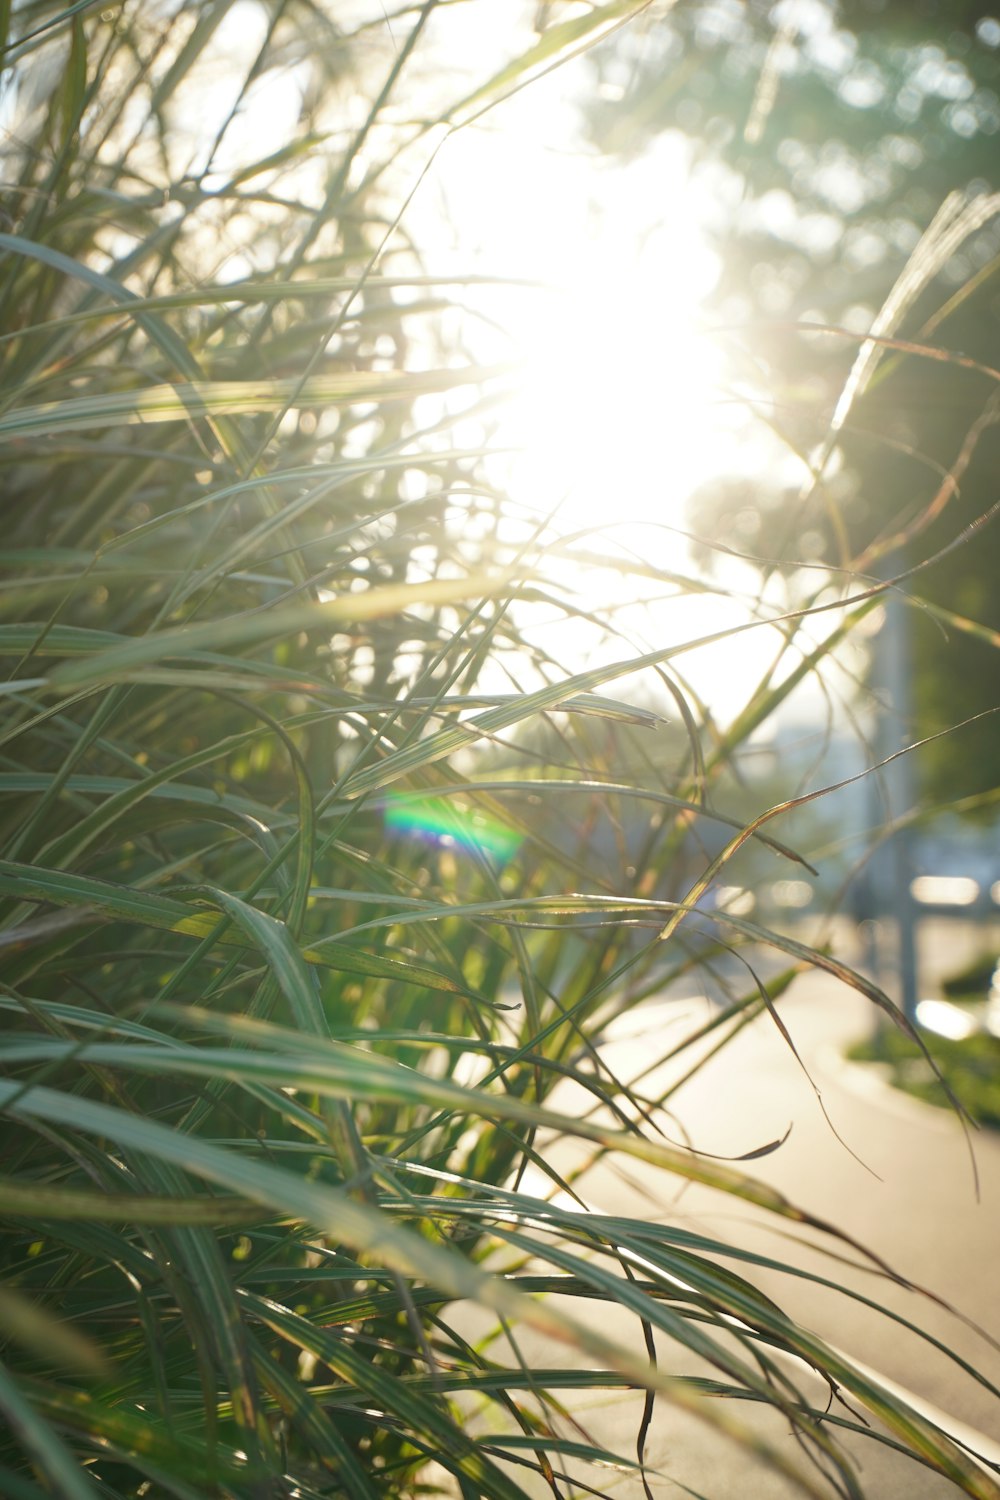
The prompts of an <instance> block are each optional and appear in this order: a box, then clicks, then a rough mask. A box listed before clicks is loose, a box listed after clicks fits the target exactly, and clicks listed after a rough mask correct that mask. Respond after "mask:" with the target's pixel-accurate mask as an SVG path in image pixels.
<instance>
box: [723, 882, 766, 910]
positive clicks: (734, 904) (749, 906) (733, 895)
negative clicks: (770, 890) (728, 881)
mask: <svg viewBox="0 0 1000 1500" xmlns="http://www.w3.org/2000/svg"><path fill="white" fill-rule="evenodd" d="M715 899H716V904H717V905H718V907H719V910H720V911H727V912H731V913H732V915H733V916H734V917H745V916H748V915H749V913H750V912H752V911H753V909H754V907H755V906H756V904H757V902H756V900H755V898H754V893H753V891H745V890H744V889H743V887H742V886H741V885H720V886H719V887H718V888H717V890H716V893H715Z"/></svg>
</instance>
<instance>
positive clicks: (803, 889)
mask: <svg viewBox="0 0 1000 1500" xmlns="http://www.w3.org/2000/svg"><path fill="white" fill-rule="evenodd" d="M771 897H772V899H773V901H774V904H775V906H792V907H803V906H808V905H809V903H810V901H811V900H812V898H813V889H812V886H811V885H810V884H809V883H808V881H805V880H776V881H775V882H774V885H773V886H772V887H771Z"/></svg>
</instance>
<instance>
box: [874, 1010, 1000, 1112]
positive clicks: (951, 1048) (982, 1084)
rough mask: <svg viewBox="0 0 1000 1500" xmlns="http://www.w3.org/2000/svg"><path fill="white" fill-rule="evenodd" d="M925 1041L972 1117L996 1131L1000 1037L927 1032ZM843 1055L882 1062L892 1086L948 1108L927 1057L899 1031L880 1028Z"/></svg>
mask: <svg viewBox="0 0 1000 1500" xmlns="http://www.w3.org/2000/svg"><path fill="white" fill-rule="evenodd" d="M926 1041H927V1047H928V1050H929V1051H930V1053H931V1055H932V1057H933V1058H934V1061H935V1062H936V1063H937V1065H938V1067H939V1068H940V1070H941V1073H942V1075H943V1077H944V1078H945V1080H946V1082H947V1083H948V1085H949V1087H950V1088H951V1089H952V1091H953V1092H954V1094H955V1095H956V1097H957V1098H958V1099H959V1100H960V1101H961V1103H962V1104H963V1105H964V1106H965V1108H966V1109H967V1110H968V1111H969V1114H970V1115H971V1116H972V1117H973V1119H974V1120H976V1121H978V1123H979V1124H980V1125H990V1126H992V1127H993V1128H994V1129H1000V1039H998V1038H997V1037H995V1036H990V1035H989V1033H987V1032H980V1033H976V1034H975V1035H974V1036H969V1037H963V1038H962V1040H961V1041H951V1040H947V1039H945V1038H944V1037H934V1036H931V1035H930V1034H926ZM847 1055H848V1057H849V1058H850V1059H851V1061H852V1062H878V1063H885V1064H887V1065H888V1068H889V1070H890V1075H889V1076H890V1081H891V1082H892V1084H893V1086H894V1087H895V1088H898V1089H904V1090H905V1091H906V1093H908V1094H914V1095H915V1096H916V1097H917V1098H918V1099H925V1100H926V1101H927V1102H928V1103H929V1104H939V1105H944V1106H945V1107H949V1106H948V1101H947V1099H946V1098H945V1094H944V1090H943V1089H942V1087H941V1085H940V1083H939V1082H938V1080H937V1079H936V1078H935V1077H934V1074H933V1072H932V1071H931V1067H930V1064H929V1063H928V1061H927V1059H926V1058H925V1057H924V1056H923V1054H922V1053H921V1052H920V1049H919V1048H918V1047H917V1046H916V1044H915V1043H914V1042H911V1041H910V1039H909V1037H907V1036H904V1035H903V1033H902V1032H899V1031H895V1030H893V1031H890V1030H888V1029H885V1030H882V1029H880V1030H879V1031H877V1032H876V1033H875V1035H874V1036H872V1037H869V1038H867V1039H866V1040H865V1041H863V1042H858V1043H856V1044H855V1046H853V1047H852V1048H851V1049H850V1051H849V1052H848V1054H847Z"/></svg>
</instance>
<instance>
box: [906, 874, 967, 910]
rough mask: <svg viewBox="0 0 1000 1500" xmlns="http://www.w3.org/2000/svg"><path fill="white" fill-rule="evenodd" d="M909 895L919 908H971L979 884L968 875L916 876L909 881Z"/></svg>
mask: <svg viewBox="0 0 1000 1500" xmlns="http://www.w3.org/2000/svg"><path fill="white" fill-rule="evenodd" d="M910 895H911V896H912V897H913V899H914V901H919V902H920V904H921V906H973V905H974V904H975V902H976V901H977V900H978V899H979V883H978V881H975V880H973V879H972V877H971V876H970V875H918V876H917V878H916V880H911V881H910Z"/></svg>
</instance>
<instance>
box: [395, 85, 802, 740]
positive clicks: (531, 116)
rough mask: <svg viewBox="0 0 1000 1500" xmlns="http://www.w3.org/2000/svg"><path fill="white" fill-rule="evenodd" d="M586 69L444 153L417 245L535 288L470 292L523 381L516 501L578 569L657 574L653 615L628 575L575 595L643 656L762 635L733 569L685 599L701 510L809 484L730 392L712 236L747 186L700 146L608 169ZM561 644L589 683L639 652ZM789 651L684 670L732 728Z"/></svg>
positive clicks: (463, 271)
mask: <svg viewBox="0 0 1000 1500" xmlns="http://www.w3.org/2000/svg"><path fill="white" fill-rule="evenodd" d="M577 68H578V64H572V65H571V66H570V67H569V68H567V69H560V70H559V71H558V72H557V73H556V74H555V75H553V76H552V77H550V78H545V79H543V80H541V81H540V82H536V83H534V84H533V85H532V86H531V87H530V88H528V89H525V90H524V91H523V92H522V93H520V94H518V95H517V96H516V97H515V98H514V99H512V100H510V101H507V102H506V103H505V104H504V105H503V106H501V107H500V108H499V109H497V110H496V111H493V112H491V114H490V115H489V116H487V117H486V118H485V119H484V120H483V121H479V122H476V123H475V124H474V125H473V126H471V127H469V128H467V129H464V130H461V131H459V132H457V133H455V134H454V135H452V136H451V137H450V138H449V139H448V140H447V141H446V142H445V143H444V146H443V148H442V149H441V150H440V153H439V155H438V156H437V158H436V160H435V161H434V163H433V170H432V172H431V173H430V174H429V180H428V181H427V183H426V190H422V191H421V193H420V194H419V195H418V199H417V200H416V201H415V202H414V204H413V212H414V213H415V215H416V218H417V220H418V222H419V232H418V233H415V235H414V238H418V239H419V240H420V241H421V243H422V244H424V245H425V246H427V245H428V244H432V245H434V253H433V257H432V260H431V262H430V263H429V266H430V268H433V269H434V270H435V271H436V272H439V273H443V274H454V275H455V276H456V277H457V278H460V277H462V276H464V275H468V274H469V273H470V272H473V273H478V274H480V275H485V276H489V275H490V274H492V273H496V272H499V271H501V270H502V272H503V274H504V276H505V277H508V278H511V279H512V280H513V279H516V280H517V281H518V282H519V283H520V284H519V285H513V286H506V287H503V286H501V287H490V288H482V287H475V288H473V287H467V288H466V289H465V290H464V298H465V300H466V304H467V306H468V307H469V308H470V310H471V311H472V314H473V316H472V317H471V318H470V320H469V330H470V333H469V344H470V349H471V352H472V353H473V355H474V356H475V357H477V358H480V359H482V360H483V362H484V363H489V362H491V361H493V360H510V359H513V360H514V362H515V364H516V366H517V369H518V371H519V378H518V379H517V381H516V382H515V385H514V390H513V393H512V395H511V396H510V398H509V399H508V401H507V402H506V404H505V405H504V406H503V407H502V409H501V410H500V411H499V412H498V413H497V414H496V415H495V417H494V422H495V426H494V429H493V434H492V442H493V444H494V446H495V448H496V450H497V453H498V455H499V459H498V465H497V467H496V470H495V472H496V477H497V481H498V483H499V484H500V485H501V486H502V487H503V489H504V490H505V492H506V493H507V495H508V496H509V497H510V499H511V500H512V501H513V502H514V503H515V505H516V506H517V507H518V509H519V510H521V511H522V513H524V512H526V513H527V514H528V515H529V516H531V517H534V518H535V519H537V520H539V521H540V520H544V519H545V518H551V520H552V524H553V528H554V530H555V531H556V532H558V533H559V534H561V535H562V536H563V537H567V538H574V537H575V538H577V539H578V546H577V548H576V552H577V555H580V554H583V553H587V554H589V556H590V558H591V559H593V558H594V557H595V556H596V557H598V558H601V557H603V558H606V559H610V558H612V557H614V556H619V557H620V556H622V555H623V552H627V553H628V554H629V555H630V556H631V557H632V558H636V557H638V558H640V559H641V560H642V562H643V563H644V564H646V565H648V566H649V568H650V569H652V570H653V574H651V576H650V581H649V587H648V590H646V591H645V592H644V597H643V598H641V599H640V598H637V596H636V579H635V576H634V575H633V576H631V577H628V576H627V575H625V574H616V573H615V572H614V570H613V568H611V567H609V568H606V569H602V570H601V571H600V573H599V574H597V573H595V572H593V571H591V572H590V573H589V574H588V575H587V576H586V577H584V575H583V573H582V572H580V573H579V576H578V578H577V579H576V580H573V582H572V583H571V585H570V586H571V587H572V586H576V587H577V588H578V592H579V594H580V595H582V596H585V597H587V598H591V597H594V596H595V595H597V594H599V600H600V604H601V605H610V606H613V607H614V608H615V610H616V620H617V622H618V624H619V627H620V628H621V629H623V630H625V631H627V632H628V637H629V639H630V641H631V643H632V644H633V646H634V647H635V649H637V650H639V649H649V646H650V643H651V642H652V643H655V644H656V645H660V644H663V643H664V641H669V640H671V639H673V640H677V641H678V642H680V641H685V640H692V639H694V638H696V637H699V636H705V635H710V634H712V633H714V632H716V631H721V630H728V629H732V627H734V626H736V625H739V624H740V623H742V622H744V621H745V620H746V619H747V618H748V616H747V613H746V604H745V603H740V602H739V601H738V599H737V598H736V597H734V595H733V594H729V593H728V592H727V590H728V588H729V587H731V588H732V589H733V590H735V594H737V595H738V594H739V593H740V591H741V590H743V589H744V588H746V587H747V586H748V585H749V587H750V588H751V590H753V588H754V575H753V574H752V571H751V570H749V569H743V570H742V571H741V572H739V573H738V576H728V575H726V568H727V564H726V563H725V560H723V563H722V565H721V568H720V573H719V578H718V580H717V581H718V582H719V583H720V584H721V588H720V589H719V591H718V592H716V591H714V590H713V591H712V594H711V596H710V597H709V596H707V595H705V594H700V595H699V592H698V590H697V588H695V589H694V590H693V591H689V590H687V589H683V588H682V589H681V590H680V591H679V592H678V591H677V589H676V588H674V587H673V586H672V585H671V584H670V583H669V581H668V580H669V576H670V575H671V574H676V573H688V572H690V571H691V567H690V557H689V552H688V547H687V544H686V542H685V540H684V538H683V537H682V536H681V535H680V533H682V532H684V531H686V530H689V529H690V530H694V531H697V529H698V528H697V522H696V518H695V519H694V521H693V518H692V516H691V514H690V510H689V501H690V498H691V496H692V494H693V492H694V491H695V490H696V489H697V488H698V487H699V486H700V485H701V484H703V483H705V482H706V481H709V480H711V479H713V478H715V477H717V476H720V475H737V474H753V473H761V472H762V471H764V470H765V469H769V471H770V473H771V474H772V475H774V474H775V473H777V472H780V471H782V470H784V471H785V472H786V473H787V474H788V477H789V478H790V479H791V481H792V482H795V481H796V480H797V479H800V478H801V474H800V473H799V472H798V470H796V471H795V472H794V473H792V472H791V471H790V469H789V458H788V454H787V453H786V452H785V451H783V450H781V449H780V448H779V446H778V444H777V442H776V440H775V439H774V438H773V436H772V435H771V433H770V432H769V430H768V429H767V428H766V427H765V425H764V424H763V423H760V422H759V421H757V420H756V418H755V416H754V413H753V412H752V411H750V410H749V409H748V408H747V406H746V405H745V404H744V403H743V402H741V401H738V400H734V399H733V398H732V396H731V394H730V393H729V392H728V390H727V388H726V380H727V372H726V368H725V347H724V345H723V343H722V340H721V339H720V338H719V337H718V336H716V335H715V334H713V332H712V329H711V326H710V322H709V319H708V317H707V315H706V311H705V304H706V301H707V299H708V297H709V296H710V294H711V293H712V291H713V290H714V288H715V286H716V283H717V281H718V277H719V274H720V269H721V268H720V263H719V260H718V257H717V255H716V254H715V252H714V250H713V249H712V248H711V245H710V241H709V236H708V233H707V232H706V225H707V224H709V223H711V222H717V221H718V218H719V215H720V213H728V212H730V211H731V207H732V205H731V203H728V202H727V201H724V200H727V199H728V198H729V197H731V195H732V190H733V184H732V183H726V182H720V181H719V179H718V178H715V179H714V180H712V179H709V178H707V177H706V176H704V175H703V174H700V173H696V172H694V171H693V170H692V158H691V150H692V148H691V145H690V142H688V141H687V140H686V139H684V138H683V137H682V136H680V135H679V134H676V133H667V134H664V135H661V136H659V137H657V138H656V139H655V140H654V141H653V142H652V143H650V144H649V145H646V146H644V147H643V149H642V150H641V151H638V152H636V153H635V154H634V155H632V156H631V157H628V158H624V159H609V158H607V157H602V156H601V155H600V154H599V153H598V152H597V151H596V150H594V149H593V148H592V147H591V146H590V145H589V143H588V142H587V140H586V137H585V131H584V124H583V114H582V112H581V102H582V96H583V94H584V92H585V90H586V88H587V87H588V86H589V80H588V77H587V75H586V74H585V73H580V74H579V75H577V73H576V70H577ZM574 79H575V81H574ZM435 228H436V233H435V232H434V231H435ZM730 571H731V570H730ZM656 574H660V575H662V576H654V575H656ZM623 606H624V607H623ZM547 629H548V634H547V635H546V645H547V647H548V648H549V649H550V650H551V652H552V654H553V656H555V657H557V658H558V659H559V660H561V661H562V662H563V663H564V664H566V665H568V666H570V668H571V669H573V670H577V669H579V665H580V664H581V658H583V659H585V660H586V661H587V662H588V663H589V664H593V663H594V661H595V660H596V659H597V657H598V656H600V657H605V658H607V659H614V658H620V657H621V656H622V655H623V654H625V653H624V652H623V646H622V639H621V638H618V639H599V638H598V637H597V635H596V634H595V636H594V638H590V637H588V634H587V631H586V629H585V627H584V625H583V624H582V622H581V620H580V619H579V618H577V619H575V620H573V621H563V622H560V621H559V620H556V619H553V620H551V621H550V622H549V624H548V627H547ZM595 631H596V627H595ZM776 644H777V640H776V637H775V636H774V634H773V633H772V632H771V631H770V630H768V629H766V628H763V629H757V630H752V631H749V632H747V633H745V634H741V635H737V636H732V637H730V638H729V639H728V641H727V642H726V643H725V645H724V648H722V649H718V648H717V649H714V650H712V649H707V650H704V651H701V650H700V651H697V652H694V653H691V654H686V655H685V656H684V659H683V670H684V672H685V673H690V680H691V681H692V682H693V684H694V685H695V689H696V692H697V694H698V696H699V697H700V698H701V699H702V701H703V702H705V703H706V704H707V705H708V706H709V707H710V708H711V709H712V711H713V712H714V713H716V714H717V715H718V716H720V717H721V718H723V719H728V718H731V717H732V716H733V715H734V714H735V713H736V712H738V711H739V709H740V708H741V707H742V704H743V701H744V698H745V693H746V687H747V682H748V681H750V680H756V679H757V678H758V677H759V676H760V675H761V674H762V673H763V672H764V671H765V670H766V669H767V667H768V665H769V663H771V661H772V660H773V656H774V652H775V648H776Z"/></svg>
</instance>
